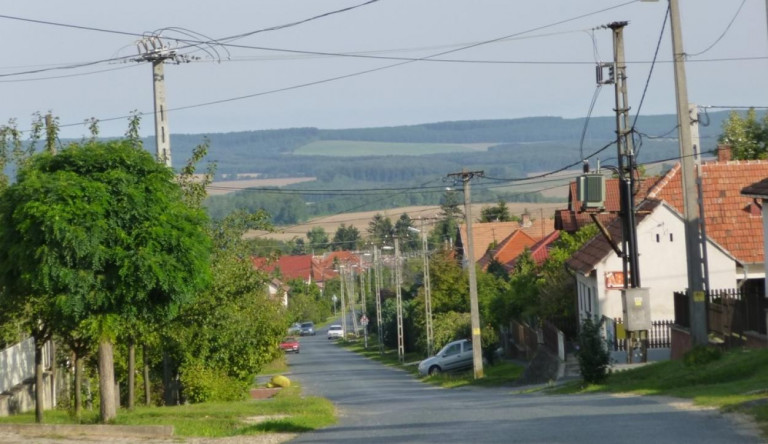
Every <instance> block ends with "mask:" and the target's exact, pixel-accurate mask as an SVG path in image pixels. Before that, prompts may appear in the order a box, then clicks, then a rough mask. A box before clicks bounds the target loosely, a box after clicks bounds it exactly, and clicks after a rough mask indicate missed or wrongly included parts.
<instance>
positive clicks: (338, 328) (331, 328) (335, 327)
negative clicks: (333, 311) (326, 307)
mask: <svg viewBox="0 0 768 444" xmlns="http://www.w3.org/2000/svg"><path fill="white" fill-rule="evenodd" d="M329 330H341V325H331V327H330V328H329Z"/></svg>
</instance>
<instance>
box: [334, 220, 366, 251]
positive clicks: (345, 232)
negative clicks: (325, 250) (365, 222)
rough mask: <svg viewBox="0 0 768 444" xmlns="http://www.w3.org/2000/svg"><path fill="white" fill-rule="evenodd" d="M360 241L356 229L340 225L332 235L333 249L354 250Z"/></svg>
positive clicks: (358, 232)
mask: <svg viewBox="0 0 768 444" xmlns="http://www.w3.org/2000/svg"><path fill="white" fill-rule="evenodd" d="M360 241H361V239H360V231H359V230H358V229H357V228H355V227H354V226H353V225H350V226H346V225H344V224H341V225H340V226H339V228H338V229H336V234H334V235H333V249H334V250H356V249H357V247H358V244H359V243H360Z"/></svg>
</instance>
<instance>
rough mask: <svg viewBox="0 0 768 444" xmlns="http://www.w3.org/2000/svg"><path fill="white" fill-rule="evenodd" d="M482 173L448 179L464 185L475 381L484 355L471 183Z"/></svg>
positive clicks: (472, 172) (465, 247)
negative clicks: (474, 244) (458, 181)
mask: <svg viewBox="0 0 768 444" xmlns="http://www.w3.org/2000/svg"><path fill="white" fill-rule="evenodd" d="M483 174H484V173H483V172H482V171H471V172H470V171H466V170H464V171H462V172H461V173H453V174H449V175H448V177H460V178H461V181H462V183H463V185H464V218H465V223H466V224H467V244H466V245H464V257H465V259H466V261H467V269H468V272H469V310H470V319H471V322H472V364H473V369H474V374H475V379H482V378H483V376H484V375H483V353H482V341H481V337H480V308H479V306H478V303H477V276H476V275H475V251H474V247H473V245H472V244H473V239H472V202H471V197H470V196H471V192H470V181H471V180H472V178H473V177H475V176H478V177H482V176H483Z"/></svg>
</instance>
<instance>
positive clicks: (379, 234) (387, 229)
mask: <svg viewBox="0 0 768 444" xmlns="http://www.w3.org/2000/svg"><path fill="white" fill-rule="evenodd" d="M390 237H392V220H391V219H390V218H389V217H387V216H384V215H383V214H381V213H376V214H375V215H374V216H373V218H372V219H371V221H370V222H368V240H369V241H371V242H372V243H373V245H375V246H377V247H378V248H381V247H382V246H383V245H384V243H385V242H386V241H387V239H389V238H390Z"/></svg>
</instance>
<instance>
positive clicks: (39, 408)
mask: <svg viewBox="0 0 768 444" xmlns="http://www.w3.org/2000/svg"><path fill="white" fill-rule="evenodd" d="M44 344H45V343H40V342H39V341H38V340H37V338H35V422H37V423H42V422H43V409H44V408H45V390H44V387H43V345H44Z"/></svg>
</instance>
